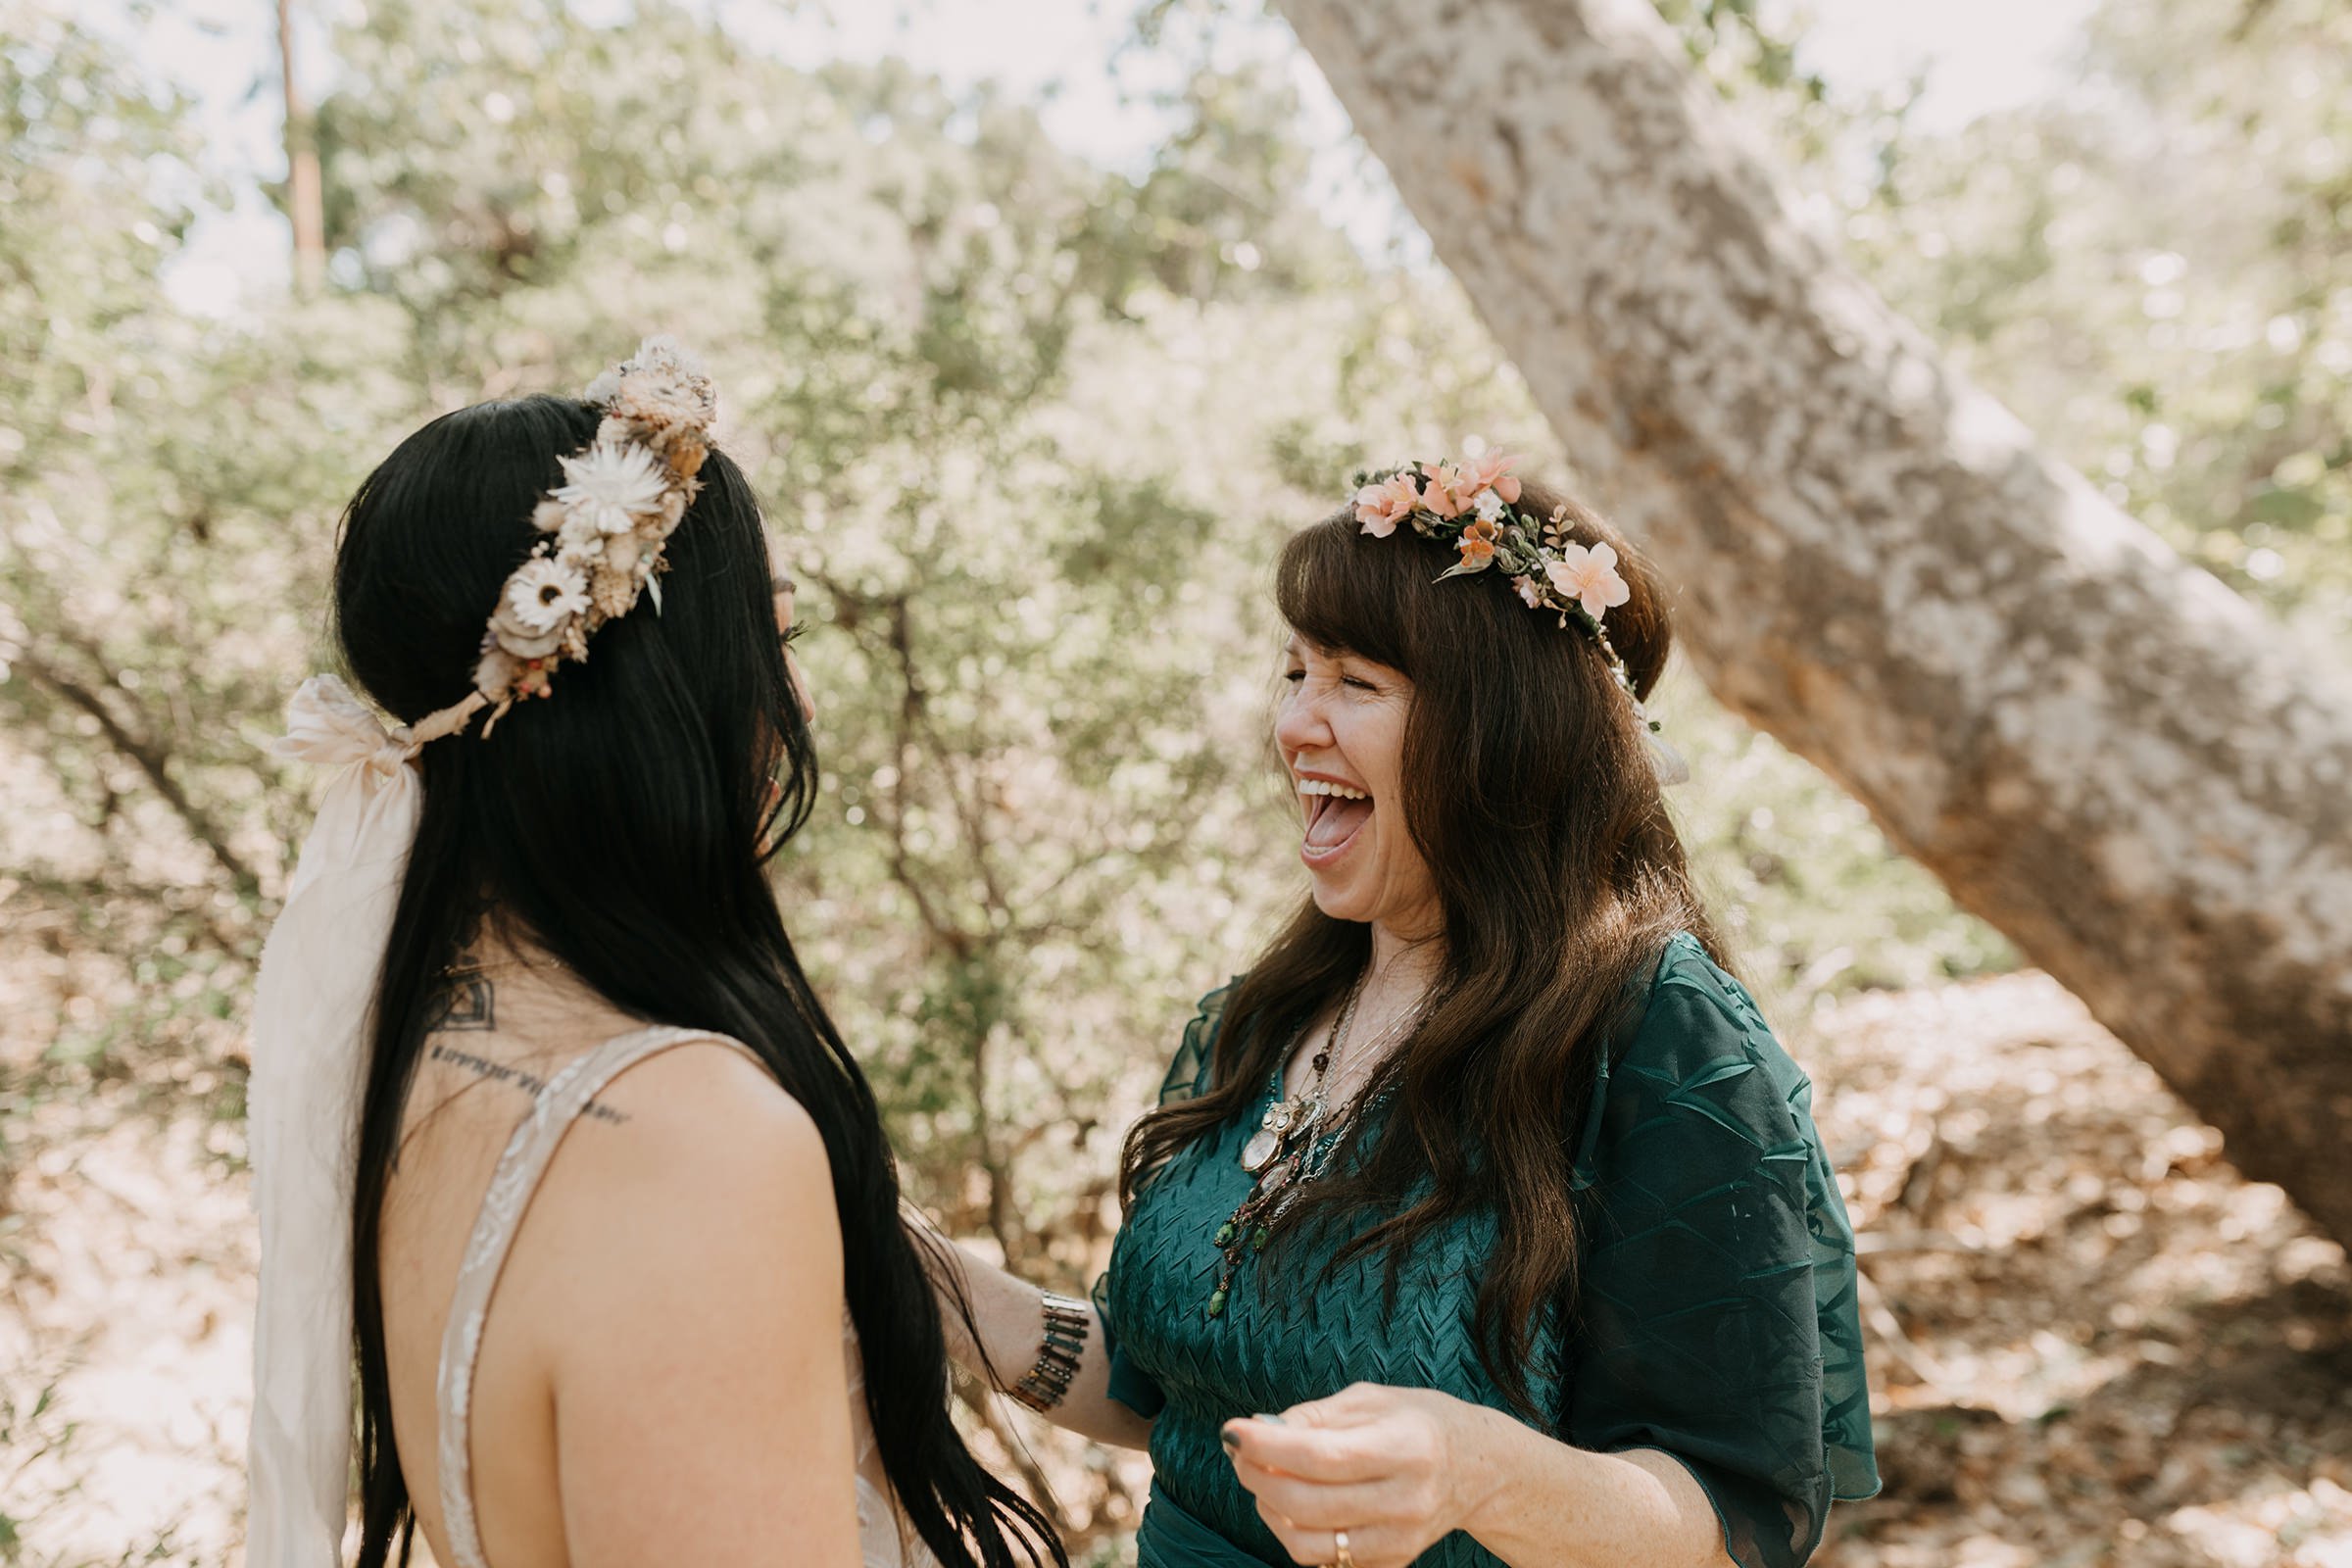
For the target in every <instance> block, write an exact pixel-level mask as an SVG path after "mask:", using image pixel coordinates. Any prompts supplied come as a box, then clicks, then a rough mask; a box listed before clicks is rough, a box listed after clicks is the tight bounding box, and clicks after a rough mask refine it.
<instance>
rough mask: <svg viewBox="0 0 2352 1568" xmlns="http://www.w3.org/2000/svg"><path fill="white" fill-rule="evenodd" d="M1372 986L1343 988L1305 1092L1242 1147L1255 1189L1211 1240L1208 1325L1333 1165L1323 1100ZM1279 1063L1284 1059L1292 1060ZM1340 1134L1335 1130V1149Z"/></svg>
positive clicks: (1422, 1006)
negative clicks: (1214, 1256) (1217, 1260)
mask: <svg viewBox="0 0 2352 1568" xmlns="http://www.w3.org/2000/svg"><path fill="white" fill-rule="evenodd" d="M1369 978H1370V971H1369V970H1367V971H1366V972H1365V973H1364V974H1361V975H1358V976H1357V977H1356V981H1355V984H1354V985H1352V986H1350V987H1348V997H1347V1000H1346V1001H1345V1002H1343V1003H1341V1005H1340V1015H1339V1017H1338V1018H1337V1019H1336V1020H1334V1021H1333V1023H1332V1026H1331V1033H1330V1034H1329V1035H1327V1036H1325V1037H1324V1041H1323V1049H1322V1050H1320V1051H1318V1052H1316V1053H1315V1054H1314V1056H1313V1058H1312V1059H1311V1060H1310V1061H1309V1062H1308V1068H1309V1073H1310V1076H1309V1077H1308V1079H1307V1082H1306V1086H1305V1088H1303V1089H1302V1090H1300V1091H1299V1093H1298V1094H1296V1095H1292V1096H1289V1097H1286V1098H1283V1099H1279V1100H1277V1101H1275V1103H1273V1104H1271V1105H1269V1106H1267V1107H1266V1113H1265V1116H1264V1118H1263V1119H1262V1120H1260V1121H1259V1123H1258V1126H1257V1131H1255V1132H1254V1133H1251V1134H1250V1141H1249V1142H1248V1143H1247V1144H1245V1145H1243V1146H1242V1154H1241V1166H1242V1169H1244V1170H1246V1171H1248V1172H1250V1174H1251V1175H1252V1176H1255V1177H1256V1178H1257V1184H1256V1185H1255V1186H1254V1187H1252V1188H1251V1189H1250V1196H1249V1197H1247V1198H1245V1199H1243V1200H1242V1201H1241V1204H1240V1205H1239V1206H1238V1207H1236V1208H1235V1209H1234V1211H1233V1216H1232V1218H1230V1219H1228V1220H1226V1221H1225V1223H1224V1224H1222V1225H1220V1226H1218V1227H1217V1230H1216V1234H1215V1235H1214V1236H1213V1237H1211V1238H1210V1241H1211V1243H1212V1245H1214V1246H1215V1248H1216V1249H1217V1250H1218V1251H1220V1252H1222V1253H1223V1254H1224V1263H1223V1266H1222V1267H1220V1268H1219V1269H1218V1270H1217V1284H1216V1289H1214V1290H1212V1291H1211V1292H1209V1296H1208V1315H1209V1316H1210V1317H1218V1316H1221V1315H1223V1313H1224V1311H1225V1303H1226V1302H1227V1301H1228V1300H1230V1299H1232V1293H1233V1275H1234V1270H1235V1269H1236V1268H1238V1267H1239V1266H1240V1265H1241V1264H1242V1262H1243V1261H1244V1260H1246V1259H1248V1258H1250V1257H1253V1256H1255V1255H1256V1254H1257V1253H1259V1252H1262V1251H1264V1250H1265V1247H1266V1242H1267V1240H1268V1239H1269V1238H1270V1237H1271V1236H1272V1235H1273V1230H1274V1222H1275V1221H1276V1220H1278V1219H1280V1218H1281V1217H1282V1216H1283V1214H1284V1213H1285V1212H1286V1211H1288V1210H1289V1208H1290V1206H1291V1204H1292V1203H1293V1202H1294V1201H1297V1199H1298V1197H1299V1189H1300V1188H1302V1187H1304V1186H1305V1185H1306V1184H1307V1183H1308V1182H1311V1181H1313V1180H1314V1179H1315V1178H1316V1177H1318V1176H1320V1175H1322V1174H1323V1167H1324V1165H1325V1164H1326V1163H1327V1162H1328V1161H1329V1159H1330V1157H1331V1152H1332V1146H1331V1145H1329V1144H1327V1143H1326V1142H1325V1139H1324V1122H1325V1119H1326V1118H1327V1117H1328V1115H1329V1113H1330V1109H1331V1105H1330V1100H1329V1096H1328V1089H1329V1086H1330V1082H1331V1069H1332V1065H1333V1063H1334V1062H1335V1061H1336V1060H1337V1059H1338V1057H1339V1055H1340V1053H1341V1052H1342V1051H1344V1050H1345V1049H1346V1048H1347V1045H1348V1032H1349V1030H1350V1029H1351V1027H1352V1026H1353V1025H1354V1023H1355V1007H1356V1004H1357V1003H1358V1002H1359V1001H1361V1000H1362V998H1363V994H1364V985H1365V982H1366V981H1367V980H1368V979H1369ZM1427 1004H1428V999H1427V997H1426V996H1424V997H1423V999H1422V1001H1421V1002H1420V1003H1419V1004H1417V1005H1414V1006H1413V1007H1412V1009H1411V1010H1410V1011H1408V1012H1406V1013H1405V1014H1404V1015H1403V1016H1402V1017H1400V1018H1399V1019H1398V1020H1397V1022H1396V1023H1393V1024H1391V1025H1390V1026H1389V1027H1388V1028H1387V1029H1385V1030H1383V1031H1382V1033H1381V1037H1380V1040H1379V1041H1376V1042H1375V1044H1376V1045H1379V1044H1385V1043H1386V1042H1387V1041H1388V1039H1389V1038H1390V1037H1391V1036H1393V1035H1395V1034H1397V1032H1398V1031H1399V1030H1401V1029H1409V1028H1410V1027H1411V1026H1412V1025H1414V1024H1416V1023H1418V1022H1419V1021H1420V1018H1421V1014H1422V1012H1423V1011H1424V1010H1426V1007H1427ZM1284 1055H1285V1058H1286V1059H1287V1057H1288V1055H1289V1053H1287V1052H1286V1053H1285V1054H1284ZM1281 1072H1282V1069H1281V1068H1280V1067H1279V1066H1277V1067H1276V1068H1275V1075H1276V1076H1275V1089H1276V1092H1277V1093H1279V1092H1280V1089H1281V1082H1282V1080H1281ZM1338 1131H1339V1129H1338V1128H1334V1129H1333V1135H1334V1139H1335V1141H1336V1135H1337V1133H1338Z"/></svg>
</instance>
